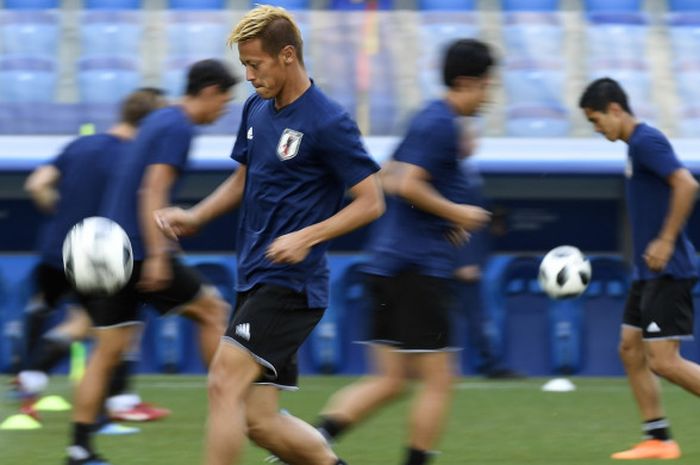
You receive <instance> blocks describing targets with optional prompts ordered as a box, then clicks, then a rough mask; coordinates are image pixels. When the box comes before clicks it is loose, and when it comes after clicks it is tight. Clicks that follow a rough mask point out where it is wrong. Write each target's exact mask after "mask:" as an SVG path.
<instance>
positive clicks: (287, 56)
mask: <svg viewBox="0 0 700 465" xmlns="http://www.w3.org/2000/svg"><path fill="white" fill-rule="evenodd" d="M280 56H281V57H282V62H283V63H284V64H285V65H291V64H292V63H293V62H294V59H295V58H296V51H295V50H294V46H292V45H285V46H284V47H283V48H282V50H281V51H280Z"/></svg>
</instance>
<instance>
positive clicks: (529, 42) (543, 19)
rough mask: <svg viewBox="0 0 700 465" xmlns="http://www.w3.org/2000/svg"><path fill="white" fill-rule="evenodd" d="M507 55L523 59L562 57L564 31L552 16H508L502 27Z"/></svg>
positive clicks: (545, 14) (554, 16)
mask: <svg viewBox="0 0 700 465" xmlns="http://www.w3.org/2000/svg"><path fill="white" fill-rule="evenodd" d="M503 38H504V39H505V43H506V47H507V49H508V55H509V56H510V57H522V58H544V59H551V58H552V57H560V56H562V48H563V43H564V28H563V27H562V25H561V21H560V18H559V15H557V14H552V13H531V12H525V13H524V12H517V13H506V15H505V17H504V25H503Z"/></svg>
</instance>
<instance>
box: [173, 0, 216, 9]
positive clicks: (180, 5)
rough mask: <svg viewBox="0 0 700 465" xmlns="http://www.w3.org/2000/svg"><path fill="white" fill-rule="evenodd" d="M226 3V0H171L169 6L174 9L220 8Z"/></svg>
mask: <svg viewBox="0 0 700 465" xmlns="http://www.w3.org/2000/svg"><path fill="white" fill-rule="evenodd" d="M225 3H226V2H225V1H224V0H169V1H168V7H169V8H172V9H173V10H220V9H222V8H224V6H225Z"/></svg>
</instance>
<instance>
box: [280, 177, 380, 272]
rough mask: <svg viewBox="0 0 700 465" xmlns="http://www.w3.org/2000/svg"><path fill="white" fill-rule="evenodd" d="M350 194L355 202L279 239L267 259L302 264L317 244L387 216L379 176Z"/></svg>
mask: <svg viewBox="0 0 700 465" xmlns="http://www.w3.org/2000/svg"><path fill="white" fill-rule="evenodd" d="M350 195H351V196H352V198H353V200H352V201H351V202H350V203H349V204H348V205H347V206H346V207H345V208H343V209H342V210H340V211H339V212H338V213H336V214H335V215H333V216H331V217H330V218H328V219H326V220H323V221H321V222H320V223H316V224H312V225H311V226H308V227H306V228H304V229H301V230H299V231H295V232H292V233H289V234H285V235H284V236H280V237H278V238H277V239H275V240H274V241H273V242H272V244H270V247H269V248H268V249H267V258H268V259H270V260H271V261H273V262H277V263H299V262H301V261H302V260H304V258H306V256H307V255H308V254H309V251H310V250H311V248H312V247H313V246H314V245H316V244H320V243H322V242H326V241H329V240H331V239H333V238H336V237H338V236H342V235H343V234H347V233H349V232H350V231H352V230H354V229H357V228H359V227H361V226H364V225H366V224H367V223H370V222H372V221H374V220H376V219H377V218H379V217H380V216H381V215H382V214H383V213H384V195H383V194H382V190H381V187H380V182H379V178H378V176H377V175H376V174H372V175H370V176H368V177H366V178H365V179H363V180H362V181H360V182H359V183H357V184H355V185H354V186H353V187H352V188H350Z"/></svg>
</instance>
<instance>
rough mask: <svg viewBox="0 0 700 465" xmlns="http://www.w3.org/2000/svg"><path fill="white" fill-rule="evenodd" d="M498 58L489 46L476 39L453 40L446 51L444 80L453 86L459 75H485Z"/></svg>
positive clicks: (443, 71)
mask: <svg viewBox="0 0 700 465" xmlns="http://www.w3.org/2000/svg"><path fill="white" fill-rule="evenodd" d="M495 62H496V60H495V58H494V57H493V55H492V54H491V50H490V49H489V46H488V45H486V44H485V43H484V42H481V41H480V40H476V39H459V40H457V41H455V42H452V44H450V46H449V47H448V48H447V52H446V53H445V62H444V65H443V68H442V78H443V82H444V83H445V85H446V86H447V87H452V85H453V84H454V80H455V79H456V78H458V77H461V76H464V77H483V76H485V75H486V74H487V73H488V71H489V68H491V66H493V65H494V64H495Z"/></svg>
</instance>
